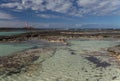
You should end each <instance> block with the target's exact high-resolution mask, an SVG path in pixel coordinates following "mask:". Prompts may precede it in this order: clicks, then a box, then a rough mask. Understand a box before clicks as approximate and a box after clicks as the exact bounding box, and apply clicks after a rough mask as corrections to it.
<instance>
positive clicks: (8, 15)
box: [0, 12, 14, 19]
mask: <svg viewBox="0 0 120 81" xmlns="http://www.w3.org/2000/svg"><path fill="white" fill-rule="evenodd" d="M13 18H14V17H13V16H12V15H10V14H7V13H4V12H0V19H13Z"/></svg>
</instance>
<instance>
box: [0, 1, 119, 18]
mask: <svg viewBox="0 0 120 81" xmlns="http://www.w3.org/2000/svg"><path fill="white" fill-rule="evenodd" d="M0 7H2V8H11V9H14V10H15V9H16V10H27V9H31V10H33V11H40V12H42V11H48V10H49V11H53V12H57V13H62V14H65V15H72V16H79V17H81V16H85V15H97V16H101V15H120V11H119V10H120V0H114V1H113V0H20V1H18V0H9V2H7V3H1V4H0ZM44 17H45V16H44Z"/></svg>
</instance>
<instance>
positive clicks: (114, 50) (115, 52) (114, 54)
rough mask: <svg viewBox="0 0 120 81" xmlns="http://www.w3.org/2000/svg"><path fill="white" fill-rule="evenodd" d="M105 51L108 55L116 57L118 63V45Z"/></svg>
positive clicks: (119, 55) (119, 51)
mask: <svg viewBox="0 0 120 81" xmlns="http://www.w3.org/2000/svg"><path fill="white" fill-rule="evenodd" d="M107 51H108V52H109V53H110V55H112V56H113V57H116V58H117V59H118V60H119V61H120V45H117V46H114V47H110V48H108V49H107Z"/></svg>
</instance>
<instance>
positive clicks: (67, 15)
mask: <svg viewBox="0 0 120 81" xmlns="http://www.w3.org/2000/svg"><path fill="white" fill-rule="evenodd" d="M25 22H28V23H29V25H31V26H34V27H41V28H42V27H46V28H48V27H62V28H63V27H66V28H67V27H84V26H86V27H89V25H92V26H96V25H98V26H96V27H113V28H114V27H117V28H120V0H0V27H24V26H25Z"/></svg>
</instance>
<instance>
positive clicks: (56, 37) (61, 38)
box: [0, 30, 120, 44]
mask: <svg viewBox="0 0 120 81" xmlns="http://www.w3.org/2000/svg"><path fill="white" fill-rule="evenodd" d="M81 37H82V38H90V39H104V38H114V39H119V38H120V33H119V31H114V30H112V31H108V30H106V31H96V32H95V31H94V33H93V31H60V30H58V31H33V32H26V33H23V34H20V35H12V36H0V42H21V41H26V40H31V39H37V40H46V41H49V42H58V43H64V44H66V41H67V40H69V39H74V38H81Z"/></svg>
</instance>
